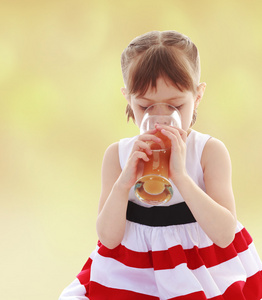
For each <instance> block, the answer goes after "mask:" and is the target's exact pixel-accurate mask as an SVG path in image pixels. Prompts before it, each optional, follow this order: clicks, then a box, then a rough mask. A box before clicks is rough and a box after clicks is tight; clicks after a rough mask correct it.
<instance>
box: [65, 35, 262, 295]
mask: <svg viewBox="0 0 262 300" xmlns="http://www.w3.org/2000/svg"><path fill="white" fill-rule="evenodd" d="M121 64H122V71H123V78H124V82H125V88H123V89H122V93H123V95H124V96H125V98H126V100H127V102H128V105H127V115H128V118H132V119H133V120H134V122H135V123H136V125H137V126H138V127H139V126H140V123H141V120H142V117H143V113H144V110H145V109H146V108H147V107H148V106H150V105H152V104H155V103H169V104H171V105H173V106H175V107H176V108H177V109H178V110H179V112H180V114H181V119H182V129H179V128H174V127H168V126H164V125H158V126H156V129H155V132H156V131H161V133H162V134H163V135H165V136H166V137H168V138H169V139H170V141H171V157H170V165H169V177H170V179H171V181H172V185H173V190H174V194H173V197H172V199H171V200H170V201H169V202H168V203H166V204H162V205H160V206H154V207H153V206H150V205H147V204H144V203H142V202H140V201H139V200H138V199H137V198H136V196H135V194H134V184H135V182H136V180H137V179H138V178H139V177H140V175H141V168H142V165H143V162H146V161H148V159H149V157H150V155H151V154H152V152H151V150H150V147H149V144H148V141H154V142H156V143H160V142H161V141H160V140H159V138H157V137H156V136H155V135H154V132H150V133H145V134H142V135H138V136H135V137H133V138H126V139H123V140H120V141H119V142H118V143H114V144H112V145H111V146H109V148H108V149H107V150H106V152H105V156H104V161H103V166H102V192H101V197H100V202H99V213H98V218H97V233H98V236H99V242H98V245H97V248H96V250H95V251H94V252H93V253H92V254H91V256H90V258H89V259H88V261H87V263H86V264H85V266H84V267H83V269H82V271H81V272H80V274H79V275H78V276H77V278H76V279H75V281H73V283H72V284H71V285H70V286H69V287H67V288H66V289H65V290H64V291H63V293H62V294H61V296H60V300H77V299H90V300H106V299H114V300H116V299H123V300H131V299H132V300H140V299H141V300H147V299H148V300H149V299H150V300H151V299H152V300H153V299H161V300H167V299H169V300H170V299H174V300H182V299H183V300H200V299H201V300H202V299H212V300H222V299H226V300H244V299H245V300H260V299H262V271H261V270H262V264H261V261H260V259H259V256H258V254H257V252H256V249H255V246H254V244H253V242H252V238H251V237H250V235H249V234H248V232H247V231H246V229H245V228H244V227H243V226H242V225H241V224H240V223H239V222H237V219H236V211H235V203H234V196H233V191H232V186H231V162H230V157H229V154H228V151H227V149H226V148H225V146H224V144H223V143H222V142H220V141H219V140H217V139H215V138H213V137H210V136H209V135H206V134H202V133H199V132H197V131H195V130H193V129H192V126H193V124H194V122H195V120H196V112H197V107H198V105H199V103H200V100H201V99H202V97H203V94H204V90H205V87H206V84H205V83H200V62H199V54H198V50H197V48H196V46H195V45H194V44H193V43H192V42H191V40H190V39H189V38H188V37H186V36H184V35H182V34H180V33H178V32H175V31H164V32H158V31H154V32H149V33H147V34H144V35H142V36H139V37H137V38H135V39H134V40H133V41H132V42H131V43H130V44H129V45H128V47H127V48H126V49H125V50H124V52H123V54H122V60H121Z"/></svg>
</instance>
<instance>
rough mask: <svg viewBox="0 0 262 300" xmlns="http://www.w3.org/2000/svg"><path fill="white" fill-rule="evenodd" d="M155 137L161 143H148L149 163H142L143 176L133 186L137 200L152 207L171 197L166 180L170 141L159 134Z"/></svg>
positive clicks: (169, 184)
mask: <svg viewBox="0 0 262 300" xmlns="http://www.w3.org/2000/svg"><path fill="white" fill-rule="evenodd" d="M156 136H157V137H159V138H161V140H162V142H161V143H160V144H158V143H154V142H152V143H150V148H151V150H152V155H149V156H148V157H149V161H148V162H145V163H144V171H143V175H142V177H141V178H139V180H138V181H137V182H136V185H135V192H136V196H137V197H138V199H140V200H141V201H143V202H145V203H148V204H152V205H158V204H161V203H165V202H167V201H169V200H170V199H171V197H172V195H173V190H172V186H171V183H170V181H169V180H168V172H169V171H168V170H169V159H170V152H171V149H170V146H171V145H170V140H169V139H168V138H167V137H166V136H164V135H163V134H162V133H161V132H157V133H156Z"/></svg>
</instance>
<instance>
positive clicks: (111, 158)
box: [102, 142, 121, 180]
mask: <svg viewBox="0 0 262 300" xmlns="http://www.w3.org/2000/svg"><path fill="white" fill-rule="evenodd" d="M118 144H119V143H118V142H116V143H113V144H112V145H110V146H109V147H108V148H107V149H106V151H105V154H104V159H103V164H102V180H103V179H107V177H108V176H113V177H115V176H114V175H115V174H116V175H118V176H119V174H120V172H121V167H120V162H119V154H118Z"/></svg>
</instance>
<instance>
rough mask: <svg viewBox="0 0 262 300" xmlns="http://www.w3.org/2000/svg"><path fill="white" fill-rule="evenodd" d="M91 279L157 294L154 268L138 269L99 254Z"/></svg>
mask: <svg viewBox="0 0 262 300" xmlns="http://www.w3.org/2000/svg"><path fill="white" fill-rule="evenodd" d="M90 280H91V281H95V282H97V283H99V284H101V285H103V286H106V287H109V288H116V289H124V290H129V291H134V292H137V293H142V294H146V295H151V296H157V295H158V291H157V288H156V285H155V275H154V270H153V269H151V268H150V269H137V268H131V267H127V266H125V265H123V264H122V263H120V262H118V261H116V260H114V259H111V258H105V257H103V256H101V255H99V254H97V256H96V258H95V260H94V261H93V263H92V272H91V278H90Z"/></svg>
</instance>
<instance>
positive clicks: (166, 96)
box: [138, 77, 188, 101]
mask: <svg viewBox="0 0 262 300" xmlns="http://www.w3.org/2000/svg"><path fill="white" fill-rule="evenodd" d="M187 92H188V91H182V90H181V89H179V88H178V87H177V86H176V85H175V84H174V83H173V82H171V81H170V80H168V79H166V78H164V77H159V78H158V79H157V80H156V86H152V85H150V86H149V88H148V89H147V90H146V92H145V93H144V94H143V95H139V96H138V98H139V99H141V100H144V101H152V100H153V101H169V100H175V99H179V98H182V97H184V96H185V94H186V93H187Z"/></svg>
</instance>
